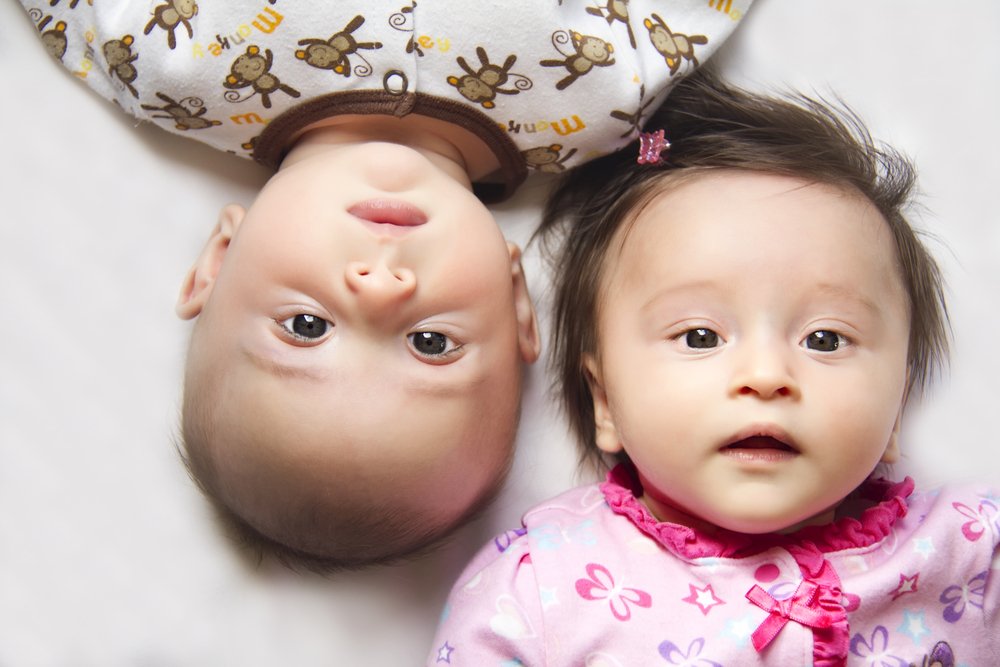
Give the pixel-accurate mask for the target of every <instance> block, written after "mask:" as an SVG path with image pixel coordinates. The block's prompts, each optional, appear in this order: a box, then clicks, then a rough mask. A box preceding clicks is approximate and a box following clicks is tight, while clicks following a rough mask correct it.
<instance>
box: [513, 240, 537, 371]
mask: <svg viewBox="0 0 1000 667" xmlns="http://www.w3.org/2000/svg"><path fill="white" fill-rule="evenodd" d="M507 249H508V250H509V251H510V270H511V277H512V278H513V281H514V312H515V313H516V315H517V339H518V344H519V346H520V350H521V358H522V359H524V361H525V363H528V364H531V363H534V362H535V360H536V359H538V355H539V354H540V353H541V350H542V341H541V337H540V336H539V335H538V320H537V319H536V318H535V305H534V304H533V303H532V302H531V295H529V294H528V282H527V280H525V278H524V267H522V266H521V249H520V248H518V247H517V245H515V244H513V243H508V244H507Z"/></svg>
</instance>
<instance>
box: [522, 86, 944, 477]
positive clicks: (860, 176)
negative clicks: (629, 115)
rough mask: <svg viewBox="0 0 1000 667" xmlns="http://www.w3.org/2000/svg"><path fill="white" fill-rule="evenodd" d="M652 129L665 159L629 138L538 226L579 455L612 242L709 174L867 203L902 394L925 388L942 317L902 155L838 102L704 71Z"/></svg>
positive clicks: (657, 116)
mask: <svg viewBox="0 0 1000 667" xmlns="http://www.w3.org/2000/svg"><path fill="white" fill-rule="evenodd" d="M660 129H663V130H665V131H666V136H667V139H668V140H669V141H670V143H671V147H670V149H669V151H668V152H666V153H665V154H664V157H665V163H663V164H661V165H659V166H652V165H648V164H638V163H637V160H636V157H637V155H638V149H637V146H638V144H637V143H636V144H633V145H632V146H631V147H628V148H626V149H623V150H622V151H619V152H617V153H613V154H610V155H607V156H605V157H603V158H601V159H598V160H595V161H592V162H590V163H588V164H587V165H585V166H583V167H580V168H578V169H576V170H574V171H572V172H569V173H568V174H567V175H566V177H564V180H562V181H561V182H560V184H559V185H558V187H557V188H556V190H555V191H554V192H553V194H552V196H551V198H550V200H549V202H548V204H547V206H546V211H545V216H544V219H543V222H542V226H541V228H540V230H539V232H540V234H541V235H542V237H543V238H545V240H546V241H547V242H548V244H549V247H554V246H556V245H557V244H558V253H557V254H556V259H555V290H556V293H555V302H554V308H555V313H554V325H553V327H554V328H553V335H554V344H553V357H552V363H553V365H554V367H555V370H556V377H557V382H558V384H559V387H560V390H561V393H562V399H563V404H564V408H565V409H566V412H567V415H568V418H569V420H570V424H571V426H572V428H573V430H574V432H575V433H576V435H577V437H578V440H579V442H580V443H581V444H582V446H583V453H582V455H583V458H584V459H585V460H588V461H589V462H591V463H594V464H597V465H598V466H600V464H601V462H602V459H601V455H600V452H599V450H598V449H597V446H596V443H595V441H594V411H593V400H592V396H591V393H590V388H589V385H588V382H587V377H586V374H585V371H584V369H583V365H582V360H583V358H584V355H585V354H596V352H597V343H598V341H597V316H598V309H599V304H598V301H599V297H600V292H599V289H600V281H601V276H602V273H603V270H604V267H605V258H606V256H607V255H608V249H609V246H610V243H611V240H612V238H613V237H614V235H615V232H616V231H617V230H618V229H619V227H621V226H622V225H624V224H631V223H632V222H633V221H634V220H635V218H636V216H637V215H638V214H639V213H640V212H641V210H642V209H643V207H645V206H646V205H647V204H649V202H650V201H651V200H652V199H653V198H654V197H656V195H658V194H660V193H662V192H663V191H664V189H665V188H666V187H668V186H669V185H670V184H676V183H677V182H678V181H680V180H681V179H685V178H688V177H690V176H692V175H697V174H699V173H704V172H706V171H708V170H742V171H753V172H763V173H768V174H774V175H780V176H791V177H795V178H799V179H803V180H805V181H809V182H815V183H820V184H826V185H832V186H835V187H838V188H842V189H846V190H848V191H856V192H859V193H860V194H861V195H863V196H864V197H865V198H867V199H868V200H869V201H871V202H872V204H873V205H874V206H875V207H876V208H877V210H878V211H879V212H880V213H881V214H882V216H883V217H884V218H885V220H886V221H887V222H888V224H889V228H890V231H891V234H892V237H893V240H894V242H895V248H896V252H897V266H898V269H899V272H900V276H901V278H902V282H903V285H904V287H905V289H906V293H907V296H908V301H909V303H908V305H909V309H910V317H911V324H910V339H909V349H908V357H907V371H908V384H907V391H908V393H913V392H914V391H919V390H921V389H923V387H924V386H925V385H926V384H927V383H928V381H929V380H930V379H931V378H932V377H933V376H934V374H935V372H936V371H937V370H938V368H939V367H940V366H941V364H942V363H943V362H944V360H945V358H946V357H947V351H948V316H947V310H946V307H945V301H944V290H943V285H942V279H941V272H940V270H939V268H938V266H937V263H936V262H935V261H934V258H933V257H932V256H931V254H930V253H929V252H928V251H927V249H926V248H925V247H924V245H923V244H922V243H921V241H920V239H919V238H918V237H917V235H916V233H915V232H914V230H913V229H912V228H911V226H910V224H909V223H908V222H907V220H906V218H905V217H904V214H903V211H904V208H905V207H906V206H907V205H908V204H909V202H910V197H911V193H912V190H913V187H914V183H915V172H914V169H913V167H912V165H911V164H910V163H909V162H908V161H907V160H906V159H905V158H904V157H903V156H902V155H900V154H899V153H898V152H896V151H895V150H893V149H892V148H889V147H887V146H883V145H881V144H877V143H876V142H875V141H874V140H873V139H872V137H871V135H870V134H869V132H868V130H867V129H866V128H865V127H864V125H863V123H862V122H861V120H860V119H859V118H858V116H857V115H856V114H854V113H853V112H852V111H850V110H849V109H847V108H845V107H843V105H840V104H838V105H837V106H833V105H829V104H826V103H824V102H823V101H820V100H816V99H812V98H809V97H805V96H802V95H794V96H791V95H790V96H784V97H776V96H768V95H763V94H758V93H754V92H749V91H746V90H741V89H738V88H735V87H733V86H730V85H728V84H725V83H723V82H722V81H721V80H720V79H718V78H717V76H716V75H714V74H712V73H711V72H710V71H709V70H708V69H705V68H702V69H701V70H699V71H698V72H697V73H695V74H693V75H692V76H690V77H688V78H687V79H685V80H684V81H682V82H680V83H679V84H678V85H677V86H676V87H675V88H674V89H673V90H672V92H671V93H670V96H669V97H668V98H667V100H666V102H665V103H664V105H663V106H662V107H661V108H660V109H658V110H657V111H656V112H655V113H654V114H652V116H651V117H650V118H649V119H648V120H647V122H646V130H647V131H656V130H660Z"/></svg>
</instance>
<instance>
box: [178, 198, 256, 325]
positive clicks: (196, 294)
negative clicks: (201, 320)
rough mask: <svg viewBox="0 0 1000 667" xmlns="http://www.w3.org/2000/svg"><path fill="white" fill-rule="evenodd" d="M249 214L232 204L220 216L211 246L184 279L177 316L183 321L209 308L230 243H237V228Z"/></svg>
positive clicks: (209, 244)
mask: <svg viewBox="0 0 1000 667" xmlns="http://www.w3.org/2000/svg"><path fill="white" fill-rule="evenodd" d="M245 215H246V211H245V210H244V209H243V207H242V206H237V205H236V204H230V205H229V206H226V207H225V208H224V209H222V213H220V214H219V222H218V223H217V224H216V225H215V229H213V230H212V234H211V236H209V238H208V242H207V243H206V244H205V247H204V248H203V249H202V251H201V254H200V255H198V259H196V260H195V262H194V265H193V266H192V267H191V268H190V269H189V270H188V272H187V274H186V275H185V276H184V283H183V284H182V285H181V293H180V295H179V296H178V297H177V306H176V308H175V309H176V311H177V316H178V317H180V318H181V319H182V320H190V319H191V318H193V317H197V316H198V315H199V314H200V313H201V309H202V308H204V307H205V302H206V301H208V296H209V294H211V293H212V286H213V285H214V284H215V278H216V276H218V275H219V269H220V268H221V267H222V260H223V258H225V256H226V251H227V250H229V242H230V241H232V240H233V234H235V233H236V229H237V227H239V226H240V223H241V222H243V216H245Z"/></svg>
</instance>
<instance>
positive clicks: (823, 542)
mask: <svg viewBox="0 0 1000 667" xmlns="http://www.w3.org/2000/svg"><path fill="white" fill-rule="evenodd" d="M601 491H602V493H603V494H604V498H605V499H606V500H607V502H608V505H610V506H611V509H612V510H613V511H614V512H615V513H616V514H620V515H622V516H625V517H627V518H628V519H630V520H631V521H632V523H634V524H635V525H636V526H637V527H638V528H639V529H640V530H642V531H643V532H644V533H646V534H647V535H649V536H650V537H652V538H653V539H654V540H656V541H657V542H659V543H660V544H661V545H663V546H664V547H665V548H666V549H668V550H669V551H671V552H673V553H674V554H676V555H677V556H679V557H682V558H687V559H693V558H710V557H716V558H742V557H746V556H751V555H753V554H756V553H760V552H762V551H765V550H767V549H770V548H772V547H777V546H784V547H788V546H791V545H803V544H808V545H809V546H811V547H815V548H816V549H817V550H818V551H820V552H823V553H829V552H833V551H841V550H844V549H852V548H857V547H866V546H869V545H872V544H875V543H877V542H879V541H881V540H883V539H884V538H885V537H886V536H888V535H889V532H890V531H891V530H892V526H893V524H895V523H896V521H897V520H898V519H900V518H902V517H904V516H906V510H907V505H906V499H907V498H908V497H909V496H910V494H912V493H913V480H912V479H910V478H909V477H907V478H905V479H904V480H903V481H902V482H898V483H894V482H890V481H888V480H885V479H877V480H876V479H869V480H868V481H867V482H865V483H864V484H862V485H861V487H859V488H858V489H857V490H856V491H855V492H854V494H852V499H855V498H856V499H858V500H863V501H866V502H867V503H870V504H871V506H870V507H867V509H865V510H863V511H862V512H861V514H860V516H859V517H858V518H853V517H843V518H840V519H837V520H835V521H833V522H832V523H829V524H825V525H822V526H807V527H805V528H802V529H801V530H798V531H796V532H794V533H790V534H787V535H778V534H767V535H748V534H745V533H736V532H732V531H728V530H725V529H722V528H720V529H719V531H718V532H716V533H712V534H708V533H706V532H704V531H698V530H695V529H693V528H689V527H687V526H682V525H680V524H676V523H667V522H660V521H658V520H657V519H656V517H654V516H653V515H652V514H651V513H650V512H649V510H648V509H646V506H645V505H643V504H642V503H641V502H639V501H638V500H637V497H641V496H642V493H643V492H642V486H641V485H640V483H639V480H638V478H637V477H636V475H635V473H634V470H633V469H632V468H631V466H629V465H627V464H619V465H618V466H616V467H615V468H614V469H613V470H611V471H610V472H609V473H608V478H607V481H605V482H604V483H602V484H601Z"/></svg>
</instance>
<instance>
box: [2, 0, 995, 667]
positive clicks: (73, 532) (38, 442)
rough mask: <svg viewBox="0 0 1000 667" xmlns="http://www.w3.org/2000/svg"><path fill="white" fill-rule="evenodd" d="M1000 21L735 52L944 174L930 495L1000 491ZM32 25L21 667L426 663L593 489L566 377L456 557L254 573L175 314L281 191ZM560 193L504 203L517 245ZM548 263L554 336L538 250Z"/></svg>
mask: <svg viewBox="0 0 1000 667" xmlns="http://www.w3.org/2000/svg"><path fill="white" fill-rule="evenodd" d="M933 9H937V11H932V10H933ZM997 26H1000V5H997V4H996V3H993V2H990V1H989V0H956V1H955V2H951V3H948V4H947V5H944V4H942V3H924V2H919V1H918V2H905V1H903V0H883V1H882V2H877V3H875V2H869V1H868V0H841V1H840V2H836V3H832V2H824V3H820V2H816V1H815V0H798V1H795V2H790V1H781V0H758V3H757V5H756V7H755V8H754V9H753V11H752V12H751V13H750V16H749V17H748V19H747V20H746V22H745V24H744V25H743V26H742V27H741V28H740V31H737V35H736V36H735V37H734V38H733V39H732V40H731V42H730V43H729V44H728V45H727V46H726V47H725V49H724V53H723V54H722V55H721V56H720V59H721V60H723V61H724V65H725V70H726V71H727V72H729V73H730V74H731V75H732V76H733V77H735V78H737V79H738V80H739V81H742V82H747V83H750V84H752V85H755V86H763V85H772V86H780V85H783V84H791V85H795V86H798V87H800V88H803V89H805V90H808V91H814V92H817V93H820V94H824V93H826V94H829V93H831V92H832V91H836V92H838V93H839V94H841V95H842V96H843V97H844V98H845V99H846V100H848V101H849V102H850V103H851V104H852V105H853V106H854V107H855V108H856V109H857V110H858V111H859V112H860V113H861V115H862V116H863V117H865V118H866V119H868V120H869V121H870V124H871V127H872V128H873V130H874V131H875V133H876V134H877V135H878V136H880V137H882V138H884V139H887V140H889V141H891V142H893V143H895V144H897V145H898V146H899V147H901V148H902V149H904V150H905V151H906V152H907V153H909V154H910V155H912V156H913V157H914V158H915V159H916V161H917V162H918V164H919V167H920V171H921V183H922V189H923V192H924V196H923V198H922V200H921V201H922V203H923V205H924V206H925V207H926V210H925V211H924V212H923V213H921V214H920V215H919V217H918V222H919V224H920V225H921V226H922V227H924V228H926V229H928V230H929V231H930V232H932V233H933V234H934V235H935V236H936V237H938V239H939V242H935V243H934V244H933V247H934V249H935V252H936V254H937V255H938V257H939V258H940V259H941V262H942V264H943V266H944V269H945V271H946V274H947V279H948V284H949V290H950V298H951V313H952V320H953V324H954V329H955V350H954V355H953V365H952V370H951V373H950V375H949V376H948V377H946V378H945V380H944V381H942V382H941V383H939V385H938V387H937V389H936V390H935V391H933V392H932V394H931V395H930V397H929V399H928V400H927V401H926V404H925V405H923V406H920V407H918V408H917V409H915V410H913V411H912V412H911V414H910V416H909V418H908V419H907V423H906V425H905V431H904V440H903V441H904V449H905V451H906V453H907V456H908V461H907V464H906V466H905V469H906V470H908V471H911V472H913V473H914V474H915V476H916V477H917V478H918V480H920V481H926V482H927V483H937V482H941V481H946V480H950V479H955V478H960V477H966V476H975V477H985V478H987V479H989V480H991V481H992V482H994V483H1000V453H998V447H997V436H996V433H995V431H996V428H995V422H994V417H995V416H996V414H997V412H998V410H1000V335H998V332H1000V309H998V306H1000V296H998V290H1000V268H998V266H997V260H998V259H1000V215H998V213H997V210H998V206H997V187H996V181H997V180H998V179H997V177H998V176H1000V168H998V159H1000V158H998V156H1000V139H998V137H997V121H996V119H997V109H998V108H1000V43H998V41H997V40H996V34H995V32H996V28H997ZM33 30H34V28H33V26H32V24H31V23H30V21H29V20H28V19H27V18H26V17H25V16H24V15H23V14H22V11H21V8H20V7H19V6H18V5H17V4H16V3H14V2H6V3H4V4H2V5H0V72H2V76H0V80H2V81H3V82H4V85H3V88H2V90H3V93H2V96H3V100H4V101H3V103H2V104H0V128H2V130H0V132H2V137H3V139H2V155H0V165H2V179H0V193H2V195H0V323H2V324H0V666H2V667H22V666H31V665H42V666H50V665H72V666H74V667H75V666H81V665H101V666H115V667H117V666H119V665H127V666H130V665H143V666H159V665H170V666H173V665H240V666H242V667H252V666H258V665H261V666H263V665H296V666H298V665H304V666H309V665H346V664H352V665H375V666H386V667H399V666H403V665H415V664H419V663H420V661H421V660H422V657H423V655H424V654H425V653H426V652H427V650H428V648H429V642H430V638H431V634H432V632H433V629H434V626H435V623H436V619H437V615H438V612H439V609H440V607H441V604H442V602H443V599H444V596H445V595H446V592H447V589H448V587H449V585H450V583H451V580H452V579H453V578H454V577H455V576H456V575H457V574H458V572H459V570H460V568H461V566H462V564H463V562H464V561H465V560H466V559H467V558H468V557H469V556H470V554H471V553H472V551H473V550H474V549H476V548H477V547H478V546H479V545H480V544H481V543H483V542H484V541H485V540H487V539H488V538H489V537H490V536H491V535H492V534H493V533H494V532H496V531H499V530H502V529H504V528H507V527H510V526H513V525H515V523H516V521H517V518H518V517H519V515H520V513H521V511H523V510H524V509H525V508H527V507H528V506H530V505H531V504H533V503H535V502H537V501H539V500H541V499H542V498H544V497H546V496H549V495H551V494H553V493H555V492H558V491H560V490H562V489H563V488H566V487H567V486H569V485H571V484H574V483H576V482H577V481H578V480H579V478H578V477H577V475H576V473H575V470H574V462H575V455H574V452H573V448H572V446H571V445H570V443H569V441H568V438H567V437H566V435H565V430H564V427H563V424H562V422H561V421H560V420H559V419H558V417H557V413H556V412H555V410H554V409H553V407H552V403H551V401H550V399H549V397H548V392H547V380H546V378H545V376H544V373H543V371H544V368H543V367H542V366H541V365H538V366H537V367H536V368H535V369H534V371H533V374H532V375H531V378H530V383H529V387H528V391H527V396H526V399H525V406H524V416H523V423H522V426H523V428H522V430H521V432H520V436H519V445H518V446H519V451H518V457H517V461H516V465H515V470H514V475H513V478H512V479H511V482H510V484H509V486H508V488H507V489H506V491H505V492H504V494H503V495H502V497H501V498H500V500H499V502H498V503H497V504H496V506H495V507H494V508H493V509H492V510H491V511H490V512H489V513H488V515H487V516H486V517H484V519H483V520H481V521H479V522H478V523H476V524H474V525H472V526H470V527H468V528H467V529H466V530H464V531H463V532H462V533H461V534H460V535H459V536H458V537H457V538H456V540H455V541H454V542H453V543H452V544H451V545H450V546H449V547H448V548H446V549H445V550H443V551H441V552H440V553H438V554H436V555H434V556H431V557H428V558H425V559H423V560H422V561H419V562H417V563H412V564H407V565H401V566H397V567H392V568H383V569H379V570H375V571H370V572H366V573H362V574H357V575H351V576H344V577H337V578H335V579H333V580H330V581H326V580H320V579H316V578H313V577H296V576H291V575H288V574H286V573H283V572H280V571H279V572H258V573H254V572H250V571H248V570H247V569H246V568H244V567H243V566H242V564H241V561H239V560H238V559H236V558H235V557H233V555H232V553H231V550H230V549H229V546H228V543H227V542H226V541H225V540H224V539H223V538H221V537H219V536H218V535H217V533H216V531H215V529H214V527H213V525H212V523H211V519H210V514H209V512H208V511H207V508H206V506H205V503H204V502H203V501H202V499H201V498H200V496H199V494H198V493H197V491H196V490H195V489H194V488H193V486H192V484H191V483H190V482H189V481H188V480H187V477H186V475H185V473H184V471H183V469H182V468H181V466H180V464H179V462H178V458H177V455H176V452H175V450H174V444H173V438H174V432H175V428H176V422H177V409H178V408H177V406H178V398H179V393H180V378H181V367H182V356H183V349H184V345H185V339H186V336H187V332H188V325H187V324H186V323H182V322H180V321H178V320H176V319H175V318H174V316H173V301H174V296H175V294H176V291H177V288H178V286H179V283H180V280H181V276H182V275H183V272H184V270H185V269H186V267H187V266H188V264H189V263H190V262H191V261H192V260H193V258H194V256H195V254H196V252H197V251H198V249H199V248H200V244H201V243H202V241H203V240H204V238H205V237H206V235H207V234H208V231H209V229H210V228H211V226H212V224H213V222H214V216H215V213H216V212H217V210H218V209H219V208H221V207H222V206H223V205H224V204H226V203H228V202H230V201H237V202H242V203H249V202H250V200H251V198H252V195H253V192H254V191H255V189H256V188H257V187H258V186H259V185H260V184H261V183H262V182H263V181H264V178H265V175H266V174H265V172H264V171H262V170H261V169H259V168H257V167H255V166H253V165H251V164H247V163H245V162H243V161H239V160H236V159H234V158H231V157H227V156H224V155H221V154H216V153H215V152H213V151H211V150H209V149H207V148H205V147H203V146H201V145H199V144H197V143H195V142H183V141H179V140H177V139H174V138H171V137H168V136H167V135H166V134H165V133H163V132H161V131H160V130H158V129H156V128H154V127H149V126H144V127H133V123H132V122H131V121H130V120H129V119H127V118H126V117H125V116H124V115H123V114H122V113H121V112H119V111H118V110H117V109H116V108H114V107H113V106H111V105H109V104H107V103H105V102H103V101H102V100H100V99H99V98H97V97H96V96H95V95H92V94H91V93H90V91H88V90H87V89H86V88H85V86H84V85H82V84H81V83H80V82H76V81H74V80H73V79H72V77H71V76H69V75H68V74H67V73H66V72H64V71H62V68H61V67H59V66H57V65H56V63H54V62H52V61H50V60H49V58H48V56H46V55H45V53H44V52H43V50H42V48H41V45H40V43H39V41H38V39H37V37H36V36H35V35H34V34H33ZM543 194H544V187H543V186H542V185H540V184H535V185H532V186H529V187H527V188H526V189H525V190H524V191H523V192H522V193H521V195H520V196H518V197H517V198H516V199H515V200H514V201H512V202H509V203H507V204H506V205H504V206H502V207H499V208H498V209H497V212H498V216H499V218H500V220H501V224H502V225H503V226H504V229H505V232H506V233H507V234H508V236H509V237H510V238H512V239H514V240H518V241H522V242H523V241H524V240H526V238H527V236H528V234H529V233H530V231H531V229H532V226H533V224H534V222H535V220H536V214H537V206H538V204H539V202H540V201H541V198H542V195H543ZM527 270H528V271H529V273H530V279H531V287H532V290H533V294H534V295H535V296H536V298H537V301H538V302H539V304H538V305H539V308H540V310H541V312H542V314H543V324H546V323H547V317H546V313H545V309H546V308H547V305H548V299H547V295H546V289H545V284H546V277H545V274H544V266H543V265H542V263H541V261H540V259H539V256H538V253H537V250H535V249H529V251H528V254H527ZM547 330H548V328H547V326H546V327H545V331H546V332H547Z"/></svg>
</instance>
